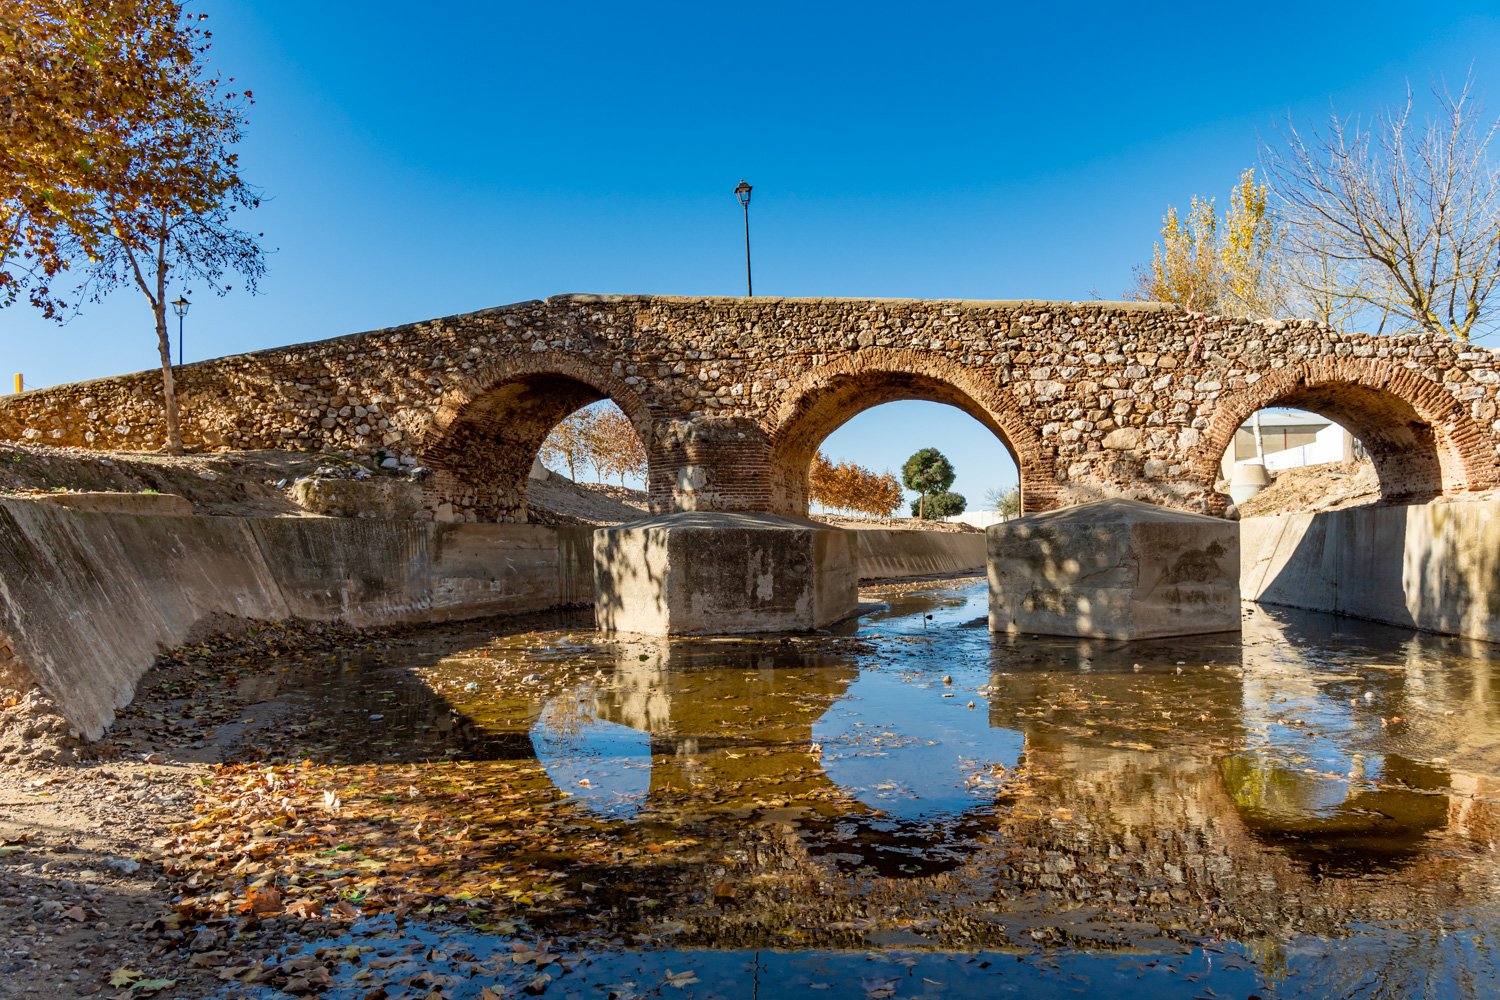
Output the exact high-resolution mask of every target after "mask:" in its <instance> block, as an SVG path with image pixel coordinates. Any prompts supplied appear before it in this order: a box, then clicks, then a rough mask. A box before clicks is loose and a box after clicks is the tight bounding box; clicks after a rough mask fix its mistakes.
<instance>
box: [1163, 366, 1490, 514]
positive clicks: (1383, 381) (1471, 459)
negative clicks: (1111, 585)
mask: <svg viewBox="0 0 1500 1000" xmlns="http://www.w3.org/2000/svg"><path fill="white" fill-rule="evenodd" d="M1336 384H1353V385H1359V386H1363V387H1365V388H1368V389H1374V390H1378V391H1380V392H1384V393H1389V394H1391V395H1392V396H1395V397H1396V398H1397V399H1400V400H1402V401H1403V402H1405V403H1406V404H1407V405H1408V406H1410V407H1411V408H1412V410H1413V411H1415V412H1416V414H1417V415H1418V416H1419V417H1421V418H1422V420H1424V421H1425V422H1426V423H1427V424H1428V426H1430V427H1431V428H1432V429H1433V431H1434V434H1435V437H1436V439H1437V444H1438V451H1439V454H1438V458H1439V463H1440V466H1441V469H1442V478H1443V483H1442V487H1443V492H1444V493H1456V492H1462V491H1465V490H1476V489H1489V488H1493V487H1495V486H1497V485H1500V465H1497V463H1496V461H1495V459H1494V456H1493V455H1492V453H1491V450H1490V447H1489V445H1488V436H1487V435H1486V434H1485V432H1484V430H1483V429H1482V428H1481V427H1480V426H1479V425H1478V424H1477V423H1475V421H1474V420H1473V418H1472V417H1470V415H1469V413H1468V411H1467V410H1466V409H1465V408H1464V406H1463V404H1462V403H1460V402H1459V401H1458V400H1457V399H1455V398H1454V397H1453V396H1452V395H1451V394H1450V393H1448V392H1447V391H1446V390H1445V389H1443V388H1442V386H1441V385H1440V384H1438V383H1435V382H1433V381H1431V380H1430V379H1427V378H1424V377H1422V376H1421V375H1420V374H1418V373H1416V372H1413V371H1411V370H1410V369H1407V368H1405V367H1404V366H1401V365H1395V364H1392V363H1390V362H1388V361H1382V360H1380V359H1375V358H1348V357H1343V358H1339V357H1321V358H1314V359H1311V360H1309V361H1305V362H1303V363H1301V364H1297V365H1289V366H1287V367H1285V368H1278V369H1276V370H1275V371H1273V372H1270V373H1269V374H1267V375H1266V376H1264V377H1263V378H1261V379H1259V380H1258V381H1256V382H1255V383H1254V384H1253V385H1250V386H1247V387H1246V388H1244V389H1239V390H1236V391H1234V392H1232V393H1227V394H1225V395H1223V396H1221V397H1220V398H1219V401H1218V405H1217V406H1216V407H1215V409H1214V415H1213V416H1212V417H1211V418H1210V420H1209V425H1208V427H1207V428H1206V429H1205V431H1204V434H1203V437H1202V439H1201V440H1200V442H1199V444H1198V446H1197V448H1195V449H1194V450H1193V452H1192V454H1191V457H1190V458H1189V463H1188V467H1189V470H1190V471H1191V473H1192V474H1193V475H1195V476H1197V477H1198V478H1199V479H1201V480H1203V481H1205V482H1209V483H1211V482H1213V481H1214V478H1215V476H1216V471H1217V469H1218V467H1219V462H1220V459H1221V458H1222V456H1223V454H1224V452H1225V450H1226V449H1228V447H1229V445H1230V442H1232V441H1233V440H1234V435H1235V432H1236V431H1238V430H1239V428H1240V426H1241V425H1242V424H1243V423H1244V422H1245V421H1246V420H1248V419H1250V416H1251V415H1252V414H1253V413H1255V412H1256V411H1257V410H1261V409H1264V408H1265V407H1267V406H1274V405H1276V403H1277V401H1278V400H1281V399H1284V398H1286V397H1287V396H1290V395H1293V394H1294V393H1296V392H1298V391H1299V390H1303V389H1312V388H1318V387H1320V386H1326V385H1336ZM1445 458H1446V460H1445Z"/></svg>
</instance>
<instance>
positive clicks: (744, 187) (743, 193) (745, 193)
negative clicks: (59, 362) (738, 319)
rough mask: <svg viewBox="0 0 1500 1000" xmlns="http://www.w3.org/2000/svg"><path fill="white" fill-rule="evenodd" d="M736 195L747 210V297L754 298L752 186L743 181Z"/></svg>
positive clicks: (736, 189)
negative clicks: (752, 273)
mask: <svg viewBox="0 0 1500 1000" xmlns="http://www.w3.org/2000/svg"><path fill="white" fill-rule="evenodd" d="M734 193H735V196H736V197H738V198H739V199H740V207H741V208H743V209H744V210H745V295H746V296H747V297H749V298H754V297H755V286H754V285H752V284H751V283H750V185H749V184H746V183H745V182H744V181H743V180H741V181H740V186H739V187H737V188H735V189H734Z"/></svg>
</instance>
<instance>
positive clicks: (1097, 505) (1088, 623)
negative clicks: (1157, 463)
mask: <svg viewBox="0 0 1500 1000" xmlns="http://www.w3.org/2000/svg"><path fill="white" fill-rule="evenodd" d="M985 536H986V547H987V557H988V558H987V561H988V563H989V578H990V631H991V632H1031V633H1037V634H1040V635H1068V636H1085V637H1092V638H1103V639H1154V638H1161V637H1164V636H1174V635H1200V634H1203V633H1209V632H1232V631H1238V630H1239V628H1240V586H1239V580H1240V526H1239V525H1238V524H1237V523H1235V522H1233V521H1225V520H1222V519H1220V518H1216V517H1206V516H1204V515H1202V514H1192V513H1188V512H1186V511H1177V510H1170V509H1168V508H1164V507H1157V506H1155V505H1153V504H1147V503H1141V502H1139V501H1136V500H1099V501H1096V502H1094V503H1086V504H1080V505H1078V506H1076V507H1067V508H1064V509H1062V510H1057V511H1049V512H1046V513H1042V514H1032V515H1029V516H1027V517H1022V518H1017V519H1016V520H1014V521H1005V522H1003V523H1001V524H995V525H991V526H990V527H989V528H987V529H985Z"/></svg>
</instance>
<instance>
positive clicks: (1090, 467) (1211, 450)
mask: <svg viewBox="0 0 1500 1000" xmlns="http://www.w3.org/2000/svg"><path fill="white" fill-rule="evenodd" d="M176 371H177V379H178V385H179V391H180V392H181V398H182V404H183V420H184V427H183V432H184V434H183V436H184V439H185V441H186V442H187V444H188V445H189V447H198V448H204V449H256V448H292V449H304V450H312V451H318V450H324V451H338V452H353V453H358V454H365V455H377V454H379V453H382V452H384V453H387V454H390V455H398V456H405V457H408V458H411V459H415V460H416V461H419V462H420V463H422V464H424V465H427V466H429V467H430V468H432V469H433V470H434V475H433V476H431V477H430V478H429V479H428V480H427V487H426V498H425V504H426V511H427V512H429V513H430V514H431V515H432V516H434V517H436V518H438V519H439V520H451V521H514V520H525V518H526V486H527V475H526V474H527V470H528V469H529V468H530V464H531V459H532V456H533V455H534V454H535V453H536V451H537V448H538V447H539V446H540V444H541V442H542V440H543V439H544V438H545V437H546V435H547V432H548V431H549V430H550V429H551V428H552V426H554V425H555V424H556V423H557V422H558V421H559V420H561V419H562V418H563V417H564V416H565V415H566V414H567V413H569V412H571V411H572V410H573V409H575V408H577V407H579V406H582V405H584V404H586V403H589V402H592V401H594V400H597V399H601V398H605V397H608V398H611V399H613V400H615V402H617V403H618V404H619V405H620V407H621V408H622V409H623V410H624V411H625V413H626V414H627V415H628V416H629V417H630V419H631V420H632V421H633V422H634V424H635V427H636V429H637V431H638V432H639V433H640V435H641V438H642V441H643V442H645V444H646V449H647V454H648V458H649V465H650V471H649V474H648V487H649V490H650V493H651V502H652V504H653V507H654V508H655V509H656V510H658V511H668V510H684V509H686V510H763V511H775V512H783V513H800V512H805V510H806V509H807V468H808V464H809V462H810V460H811V457H812V455H813V454H814V452H815V451H816V450H817V448H818V446H819V444H820V443H821V442H822V440H823V439H824V438H825V437H826V436H827V435H828V434H829V433H831V432H832V431H833V430H834V429H835V428H837V427H838V426H839V425H840V424H842V423H843V422H844V421H846V420H848V419H849V418H850V417H852V416H854V415H855V414H856V413H858V412H860V411H861V410H864V409H866V408H868V407H870V406H874V405H877V404H879V403H884V402H889V401H891V400H897V399H929V400H936V401H940V402H945V403H951V404H953V405H955V406H958V407H959V408H961V409H963V410H964V411H966V412H967V413H969V414H971V415H972V416H974V417H975V418H976V419H978V420H979V421H980V422H981V423H983V424H984V425H985V426H986V427H988V428H989V429H990V430H991V431H993V432H994V433H995V434H996V435H997V436H998V437H999V438H1000V439H1001V440H1002V441H1003V442H1004V443H1005V445H1006V447H1007V448H1008V449H1009V450H1010V452H1011V454H1012V456H1013V457H1014V458H1015V460H1016V463H1017V465H1018V467H1019V469H1020V473H1021V484H1022V489H1023V495H1024V503H1025V507H1026V509H1027V510H1029V511H1035V510H1045V509H1049V508H1053V507H1058V506H1065V505H1068V504H1073V503H1081V502H1085V501H1088V500H1094V499H1098V498H1101V497H1105V496H1124V497H1130V498H1134V499H1140V500H1146V501H1149V502H1153V503H1158V504H1164V505H1168V506H1173V507H1179V508H1183V509H1188V510H1197V511H1203V512H1208V513H1217V512H1221V511H1222V510H1223V508H1224V504H1225V502H1226V500H1227V498H1226V497H1225V496H1224V495H1222V494H1219V493H1215V492H1214V491H1213V485H1214V479H1215V475H1216V472H1217V468H1218V461H1219V458H1220V456H1222V454H1223V452H1224V449H1225V447H1226V446H1227V445H1228V443H1229V442H1230V440H1231V438H1232V436H1233V434H1234V431H1235V429H1236V428H1237V427H1238V426H1239V424H1240V423H1242V422H1243V421H1244V420H1245V419H1246V418H1247V417H1248V416H1249V415H1250V414H1251V413H1252V412H1254V411H1255V410H1256V409H1259V408H1261V407H1264V406H1270V405H1286V406H1296V407H1300V408H1303V409H1308V410H1312V411H1314V412H1317V413H1321V414H1323V415H1325V416H1327V417H1330V418H1332V419H1334V420H1337V421H1338V422H1340V423H1342V424H1343V425H1344V426H1346V427H1347V428H1348V429H1349V430H1350V431H1351V432H1353V434H1354V435H1355V436H1356V437H1358V438H1359V439H1360V440H1361V441H1363V442H1364V444H1365V446H1366V448H1367V449H1368V450H1369V452H1370V454H1371V456H1372V458H1373V460H1374V462H1375V466H1376V469H1377V471H1378V473H1379V476H1380V480H1381V488H1382V491H1383V493H1384V496H1385V498H1386V499H1387V500H1390V501H1392V502H1409V501H1418V500H1425V499H1430V498H1432V497H1434V496H1437V495H1443V494H1448V495H1453V494H1460V493H1464V492H1469V491H1476V490H1484V489H1490V488H1494V487H1496V486H1500V421H1497V419H1496V417H1497V413H1496V392H1497V389H1500V364H1497V358H1496V356H1495V355H1494V354H1493V353H1492V352H1490V351H1488V350H1485V349H1483V348H1478V347H1471V346H1469V345H1465V344H1458V343H1454V342H1452V341H1449V340H1447V339H1445V338H1442V337H1435V336H1429V335H1425V334H1417V335H1407V336H1401V337H1375V336H1371V335H1368V334H1338V333H1336V332H1333V331H1330V330H1328V329H1327V328H1325V327H1321V326H1319V325H1317V324H1315V323H1312V322H1311V321H1297V320H1292V321H1280V320H1274V321H1263V322H1256V321H1250V320H1244V319H1234V318H1223V317H1207V318H1203V317H1196V316H1193V315H1190V314H1188V313H1185V312H1184V311H1182V310H1181V309H1179V308H1177V307H1175V306H1166V305H1161V304H1158V303H1118V302H1036V301H1017V302H984V301H942V300H935V301H927V300H910V299H775V298H758V299H740V298H678V297H665V296H596V295H563V296H557V297H554V298H551V299H547V300H545V301H531V302H521V303H517V304H515V305H510V306H504V307H502V308H498V309H490V310H485V311H483V312H477V313H469V314H466V315H461V316H451V317H447V318H444V319H436V320H430V321H427V322H422V323H413V324H410V325H407V326H401V327H394V328H391V329H386V330H376V331H373V332H370V333H362V334H355V335H352V336H346V337H339V338H336V339H333V340H324V341H318V342H314V343H308V344H298V345H295V346H291V347H284V348H276V349H272V350H266V351H259V352H256V353H254V354H244V355H238V356H234V357H227V358H220V359H217V360H214V361H206V362H201V363H198V364H193V365H187V366H183V367H180V368H178V369H177V370H176ZM160 391H161V377H160V374H159V373H155V372H141V373H138V374H134V375H124V376H119V377H115V378H107V379H99V380H95V381H92V382H81V383H75V384H71V385H63V386H57V387H54V388H51V389H41V390H34V391H31V392H27V393H22V394H19V395H16V396H10V397H6V398H4V399H0V439H9V440H27V441H36V442H40V443H44V444H55V445H78V446H83V447H91V448H113V449H140V450H149V449H152V448H157V447H160V445H161V442H162V431H161V419H162V408H161V403H160ZM901 458H904V456H892V464H893V465H894V464H895V463H896V462H897V461H898V460H899V459H901Z"/></svg>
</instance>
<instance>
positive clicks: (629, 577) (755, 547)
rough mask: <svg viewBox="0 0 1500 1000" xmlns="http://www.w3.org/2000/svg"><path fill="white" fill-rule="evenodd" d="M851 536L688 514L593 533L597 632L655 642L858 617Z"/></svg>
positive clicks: (811, 525)
mask: <svg viewBox="0 0 1500 1000" xmlns="http://www.w3.org/2000/svg"><path fill="white" fill-rule="evenodd" d="M858 580H859V568H858V556H857V554H856V548H855V540H854V538H853V537H852V534H851V533H850V532H847V531H843V530H840V529H838V528H832V527H829V526H828V525H826V524H820V523H818V522H816V521H810V520H806V519H804V518H797V517H779V516H776V515H772V514H756V513H730V512H722V511H686V512H681V513H676V514H663V515H660V516H657V517H653V518H648V519H646V520H643V521H634V522H631V523H629V524H624V525H621V526H619V527H615V528H601V529H599V530H598V531H596V532H595V533H594V587H595V591H596V603H595V605H594V610H595V614H596V616H597V617H598V620H599V627H600V628H601V629H604V630H605V631H612V632H640V633H645V634H649V635H684V634H687V635H692V634H702V635H714V634H732V633H744V632H801V631H807V630H809V629H816V628H822V627H824V626H826V625H831V624H833V623H834V622H836V621H840V620H842V619H844V618H848V617H849V616H851V615H853V614H855V613H856V612H857V610H858V607H859V595H858Z"/></svg>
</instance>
